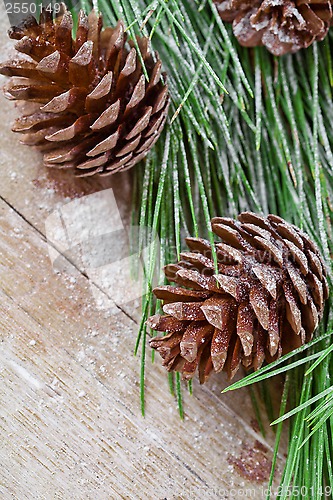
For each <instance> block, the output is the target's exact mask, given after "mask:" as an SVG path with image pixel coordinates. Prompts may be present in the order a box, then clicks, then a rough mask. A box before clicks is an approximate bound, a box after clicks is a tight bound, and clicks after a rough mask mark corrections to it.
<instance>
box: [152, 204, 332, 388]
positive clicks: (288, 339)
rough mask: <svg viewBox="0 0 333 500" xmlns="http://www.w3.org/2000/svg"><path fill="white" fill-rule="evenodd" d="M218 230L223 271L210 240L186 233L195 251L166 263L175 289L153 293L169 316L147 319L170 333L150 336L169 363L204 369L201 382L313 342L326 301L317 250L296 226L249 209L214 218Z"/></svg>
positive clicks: (188, 371) (186, 372)
mask: <svg viewBox="0 0 333 500" xmlns="http://www.w3.org/2000/svg"><path fill="white" fill-rule="evenodd" d="M212 229H213V232H214V233H215V234H216V235H217V236H218V237H219V238H221V240H222V243H221V242H220V243H215V250H216V257H217V265H218V273H217V274H216V271H215V265H214V261H213V256H212V247H211V245H210V243H209V242H208V241H207V240H204V239H201V238H187V239H186V243H187V246H188V247H189V249H190V251H189V252H184V253H182V254H181V261H180V262H178V263H177V264H170V265H168V266H166V268H165V275H166V277H167V279H168V280H169V281H170V282H174V283H176V286H170V285H166V286H160V287H158V288H155V290H154V294H155V295H156V297H157V298H158V299H161V300H162V301H163V303H164V306H163V311H164V313H165V314H163V315H155V316H152V317H151V318H149V320H148V322H147V323H148V326H149V327H150V328H152V329H153V330H156V331H158V332H165V333H166V335H165V336H164V337H153V338H152V339H151V340H150V345H151V347H153V348H154V349H156V350H157V351H158V352H159V353H160V355H161V356H162V358H163V365H164V366H165V367H166V368H167V369H168V370H169V371H170V370H176V371H178V372H181V373H182V374H183V378H185V379H190V378H192V377H193V375H194V373H195V371H196V369H197V367H198V369H199V379H200V382H201V383H203V382H205V381H206V379H207V378H208V376H209V374H210V373H211V372H212V371H215V372H220V371H222V370H224V371H226V372H227V374H228V376H229V378H232V377H233V376H234V375H235V373H236V372H237V370H238V368H239V366H240V364H242V365H243V366H244V367H245V368H246V369H249V368H254V369H255V370H257V369H258V368H260V366H261V365H262V363H263V361H264V360H266V361H267V362H268V363H269V362H271V361H273V360H275V359H277V358H279V357H280V356H281V354H285V353H287V352H290V351H292V350H293V349H294V348H296V347H299V346H300V345H302V344H304V343H305V342H308V341H310V339H311V338H312V334H313V332H314V330H315V329H316V327H317V325H318V322H319V320H320V318H321V316H322V313H323V308H324V302H325V300H326V299H327V298H328V284H327V280H326V277H325V276H326V270H325V265H324V262H323V260H322V258H321V255H320V253H319V250H318V249H317V247H316V245H315V244H314V243H313V242H312V241H311V240H310V238H309V237H308V236H307V235H306V234H305V233H304V232H303V231H301V230H300V229H298V228H297V227H296V226H294V225H292V224H289V223H288V222H286V221H285V220H283V219H282V218H280V217H278V216H276V215H268V217H267V218H264V217H262V216H260V215H257V214H254V213H250V212H244V213H242V214H240V215H239V217H238V221H237V220H233V219H229V218H220V217H216V218H214V219H212Z"/></svg>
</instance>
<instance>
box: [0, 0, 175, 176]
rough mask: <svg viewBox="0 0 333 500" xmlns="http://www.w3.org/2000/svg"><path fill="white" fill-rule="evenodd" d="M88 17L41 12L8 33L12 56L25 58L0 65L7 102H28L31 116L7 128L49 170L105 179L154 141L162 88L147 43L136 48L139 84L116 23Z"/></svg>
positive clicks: (161, 119)
mask: <svg viewBox="0 0 333 500" xmlns="http://www.w3.org/2000/svg"><path fill="white" fill-rule="evenodd" d="M102 24H103V22H102V17H101V16H100V17H98V16H97V15H96V14H95V12H94V11H92V12H91V13H90V14H89V16H88V17H87V16H86V15H85V14H84V13H83V12H82V11H81V13H80V15H79V20H78V26H77V31H76V38H75V40H73V39H72V28H73V20H72V16H71V14H70V12H68V11H67V9H66V8H65V7H64V8H63V10H62V12H61V13H60V15H59V16H57V17H56V18H55V19H53V14H52V13H49V12H47V11H45V10H44V11H43V13H42V15H41V19H40V21H39V23H37V21H36V20H35V19H34V18H33V17H29V18H28V19H26V20H25V21H23V23H22V24H21V25H20V26H17V27H14V28H11V30H10V31H9V36H10V38H14V39H17V40H19V41H18V42H17V44H16V46H15V48H16V50H17V51H19V52H21V53H23V54H26V55H28V56H29V58H27V57H26V58H24V59H23V58H21V59H14V60H11V61H8V62H6V63H3V64H2V65H1V66H0V72H1V73H2V74H4V75H7V76H10V77H20V78H19V80H17V78H14V79H13V80H11V82H10V83H9V85H8V86H7V89H6V92H5V95H6V96H7V97H8V98H9V99H15V100H23V101H32V102H34V103H38V104H36V108H35V109H34V112H33V113H30V114H28V115H25V116H22V117H21V118H19V119H18V120H16V122H15V124H14V127H13V130H14V131H15V132H21V133H24V134H26V135H25V140H24V141H23V142H25V143H26V144H28V145H35V146H38V147H39V148H41V149H42V150H43V152H44V163H45V165H47V166H49V167H58V168H74V169H75V173H76V174H77V175H80V176H86V175H92V174H95V173H99V174H101V175H109V174H112V173H114V172H118V171H120V170H124V169H128V168H130V167H132V166H133V165H134V164H135V163H137V162H138V161H140V160H141V159H142V158H144V156H145V155H146V154H147V152H148V151H149V149H150V148H151V147H152V146H153V144H154V143H155V142H156V140H157V139H158V137H159V135H160V133H161V131H162V129H163V126H164V123H165V120H166V116H167V110H168V105H169V96H168V87H167V85H165V84H164V83H163V82H162V79H161V61H160V60H159V58H158V55H157V54H155V58H154V57H153V55H152V54H151V53H150V52H149V49H148V39H147V38H140V37H138V38H137V43H138V46H139V49H140V52H141V55H142V58H143V60H144V63H145V67H146V70H147V73H148V76H149V82H148V81H147V80H146V79H145V76H144V74H143V69H142V65H141V62H140V59H139V55H138V52H137V50H136V48H135V46H134V42H133V41H129V44H128V45H127V43H126V40H127V35H126V33H125V32H124V25H123V23H122V21H119V22H118V24H117V26H116V27H115V28H110V27H108V28H105V29H103V28H102Z"/></svg>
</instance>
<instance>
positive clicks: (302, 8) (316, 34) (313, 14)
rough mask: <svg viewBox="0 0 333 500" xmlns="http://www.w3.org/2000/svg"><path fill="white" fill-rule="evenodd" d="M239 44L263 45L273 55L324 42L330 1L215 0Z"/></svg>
mask: <svg viewBox="0 0 333 500" xmlns="http://www.w3.org/2000/svg"><path fill="white" fill-rule="evenodd" d="M215 3H216V6H217V9H218V11H219V14H220V16H221V18H222V19H223V20H224V21H227V22H232V23H233V31H234V34H235V36H236V37H237V39H238V41H239V43H240V44H241V45H244V46H246V47H255V46H256V45H265V46H266V47H267V49H268V50H269V51H270V52H271V53H272V54H274V55H276V56H281V55H283V54H286V53H287V52H296V51H297V50H300V49H304V48H307V47H309V45H311V44H312V43H313V42H314V41H315V40H318V41H319V40H323V39H324V38H325V36H326V35H327V32H328V30H329V27H330V25H331V21H332V16H333V13H332V1H331V0H215Z"/></svg>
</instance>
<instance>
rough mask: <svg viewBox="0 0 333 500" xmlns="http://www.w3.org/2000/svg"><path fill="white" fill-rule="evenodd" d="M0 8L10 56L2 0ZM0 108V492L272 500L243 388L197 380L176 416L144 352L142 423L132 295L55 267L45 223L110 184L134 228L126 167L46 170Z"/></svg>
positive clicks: (267, 455) (265, 444) (4, 106)
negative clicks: (91, 171) (116, 171)
mask: <svg viewBox="0 0 333 500" xmlns="http://www.w3.org/2000/svg"><path fill="white" fill-rule="evenodd" d="M0 15H1V26H0V33H1V38H0V44H1V58H2V59H4V58H5V57H6V54H7V55H8V54H9V51H10V50H11V44H10V43H8V41H7V38H6V35H5V33H6V28H7V26H6V23H7V19H6V17H5V15H4V12H3V4H1V8H0ZM1 83H4V79H2V80H1ZM0 106H1V107H0V119H1V123H2V127H1V138H0V141H1V144H0V146H1V148H0V161H1V182H0V335H1V342H0V377H1V385H0V394H1V397H0V440H1V446H0V495H1V498H3V499H10V498H15V499H16V498H17V499H19V500H23V499H25V498H27V499H30V498H31V499H32V498H33V499H44V498H45V499H50V498H59V499H60V498H61V499H90V498H91V499H94V500H99V499H118V498H129V499H141V498H142V499H155V498H157V499H164V498H167V499H178V498H184V499H188V498H195V499H201V498H241V497H246V498H256V499H259V498H264V492H263V490H264V488H265V485H266V482H267V480H268V476H269V468H270V460H271V457H272V445H273V442H274V439H273V434H272V432H271V431H269V430H268V434H267V437H266V438H263V437H262V435H261V434H260V433H259V432H258V428H257V423H256V420H255V416H254V412H253V409H252V406H251V401H250V397H249V393H248V391H247V390H243V391H239V392H235V393H230V394H229V393H228V394H226V395H221V390H222V389H223V387H224V386H225V385H226V380H225V377H224V375H222V376H213V377H212V379H211V380H210V381H209V383H208V384H207V385H206V386H204V387H200V386H199V384H198V383H197V382H195V383H194V395H193V396H189V395H188V394H185V402H184V404H185V420H184V421H181V420H180V419H179V416H178V413H177V408H176V403H175V398H174V396H172V395H171V394H170V393H169V391H168V384H167V379H166V376H165V373H164V370H163V369H162V368H161V365H160V359H157V360H156V362H155V364H154V365H152V364H151V363H150V361H149V359H148V361H147V389H146V417H145V418H143V417H142V416H141V413H140V402H139V371H140V363H139V359H138V358H135V357H134V356H133V354H132V353H133V347H134V343H135V338H136V334H137V329H138V324H137V322H138V318H139V310H138V309H137V307H136V306H137V303H131V304H126V305H125V306H123V305H122V306H121V308H118V307H117V304H113V306H112V307H111V306H110V307H109V308H108V307H106V306H105V304H107V301H106V302H104V303H103V306H102V307H99V305H98V301H96V296H94V291H93V286H94V284H93V283H92V281H93V279H94V278H92V277H91V275H89V273H87V272H86V271H85V270H84V269H83V268H80V265H78V264H77V262H76V261H75V262H74V264H71V262H70V261H69V260H66V259H65V262H66V266H65V269H64V270H63V271H62V272H59V271H58V272H55V271H54V269H53V266H52V264H51V261H50V258H49V251H48V243H47V240H46V237H45V222H46V221H47V218H48V217H49V216H50V215H51V214H52V213H54V211H55V210H59V209H62V207H63V206H64V205H67V204H69V203H71V202H73V200H77V199H78V198H82V197H83V196H85V195H88V194H92V193H96V192H99V191H101V190H103V189H107V188H111V187H112V188H113V189H114V192H115V195H116V199H117V202H118V206H119V208H120V212H121V216H122V219H123V221H124V222H125V223H126V221H127V223H128V215H129V210H128V200H129V195H130V192H129V191H130V190H129V188H128V186H129V185H130V181H131V174H130V173H129V174H122V175H117V176H116V177H114V178H112V179H104V180H103V181H100V180H97V181H96V180H90V181H86V180H84V181H83V180H73V179H72V178H71V177H70V175H68V174H67V173H61V172H50V171H47V170H46V169H44V168H43V167H42V166H41V157H40V154H39V153H38V152H36V151H34V150H32V149H28V148H27V147H25V146H22V145H20V143H19V139H20V138H19V137H18V136H17V135H15V134H13V133H11V132H10V124H11V123H12V121H13V119H14V118H15V116H16V115H17V113H18V110H17V109H16V108H15V106H14V104H13V103H12V102H8V101H6V100H5V99H4V98H3V97H1V103H0ZM78 230H80V227H79V228H78ZM107 250H109V252H110V254H112V252H115V250H114V248H112V247H110V248H109V249H107ZM108 280H109V281H108V287H109V288H107V289H106V290H103V289H99V293H101V294H102V295H103V294H104V298H105V297H106V298H108V295H110V291H111V290H114V289H116V288H117V290H118V291H120V292H121V294H120V295H123V296H124V297H125V296H126V293H127V292H126V286H125V285H126V283H123V282H121V280H119V277H117V278H116V279H115V281H114V283H110V277H109V278H108ZM97 285H98V286H99V288H103V283H102V287H101V286H100V283H97ZM111 295H112V293H111ZM118 296H119V294H118ZM113 297H114V296H113ZM125 302H126V301H125ZM123 311H124V312H123ZM277 389H278V388H277ZM184 392H185V391H184ZM282 462H283V457H279V459H278V469H279V470H280V469H281V465H282Z"/></svg>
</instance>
